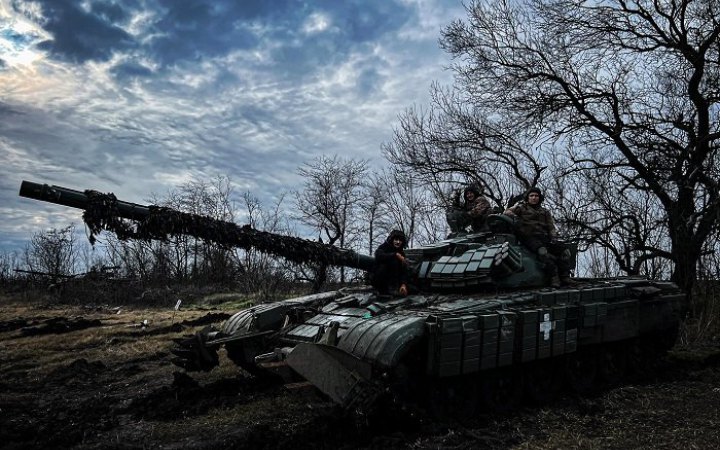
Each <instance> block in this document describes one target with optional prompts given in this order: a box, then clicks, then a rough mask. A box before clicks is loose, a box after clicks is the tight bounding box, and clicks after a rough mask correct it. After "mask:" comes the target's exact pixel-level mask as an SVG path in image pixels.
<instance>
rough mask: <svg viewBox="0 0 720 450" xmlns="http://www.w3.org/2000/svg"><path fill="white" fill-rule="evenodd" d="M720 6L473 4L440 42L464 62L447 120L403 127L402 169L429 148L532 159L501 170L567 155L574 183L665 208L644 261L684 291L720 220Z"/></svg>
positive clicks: (446, 102) (534, 168)
mask: <svg viewBox="0 0 720 450" xmlns="http://www.w3.org/2000/svg"><path fill="white" fill-rule="evenodd" d="M718 7H720V2H718V1H717V0H704V1H690V0H679V1H673V2H656V1H649V0H634V1H621V0H610V1H605V2H589V1H575V0H524V1H523V0H520V1H513V2H510V1H503V0H501V1H495V0H492V1H491V0H478V1H472V2H470V4H469V5H468V6H467V12H468V19H467V21H460V20H458V21H456V22H454V23H452V24H451V25H450V26H448V27H447V28H445V29H444V31H443V35H442V38H441V45H442V46H443V48H445V49H446V50H447V51H448V52H449V53H451V54H452V55H453V56H454V57H455V58H456V60H457V63H456V64H455V65H454V66H453V70H454V71H455V73H456V88H457V89H456V91H455V92H454V93H452V95H450V94H449V93H443V92H441V91H439V90H436V91H435V93H436V96H437V97H438V98H437V99H436V101H435V104H436V105H437V106H436V107H437V108H439V111H440V114H438V115H437V117H435V116H429V117H427V118H425V119H424V120H415V121H414V122H410V126H405V128H407V130H408V131H406V132H403V133H402V136H403V137H407V136H410V137H411V138H412V139H410V138H408V139H407V140H409V141H410V142H411V144H412V145H409V147H410V148H412V149H414V150H413V151H414V153H412V152H405V154H406V155H407V156H406V157H405V162H406V163H407V164H409V163H412V162H413V161H414V160H413V158H412V157H413V156H416V155H417V158H416V159H419V160H426V159H429V158H425V157H424V153H423V152H426V151H429V149H432V150H438V151H440V150H442V151H443V152H445V153H446V152H450V151H453V150H452V148H453V147H454V148H456V150H454V151H455V152H462V151H464V150H466V149H468V148H470V149H477V150H483V149H487V151H488V152H487V153H488V154H499V155H505V154H506V153H505V151H506V150H508V149H514V153H513V154H520V155H523V157H524V158H526V159H525V160H524V161H523V160H520V159H518V160H517V161H515V162H513V161H512V160H510V159H506V160H503V161H499V163H500V164H502V165H504V166H508V167H507V170H509V171H510V172H512V171H513V170H514V169H518V168H526V169H528V171H529V172H528V173H529V174H531V175H532V174H538V173H539V172H538V169H539V168H540V167H542V164H540V163H538V164H534V163H533V162H532V161H535V156H534V155H542V154H543V153H542V152H541V151H539V150H542V149H554V150H555V151H558V149H567V152H568V161H569V163H570V166H569V167H567V170H566V173H567V174H568V176H572V175H573V174H574V173H575V172H574V171H577V170H581V171H582V170H609V171H612V173H613V178H612V180H613V183H617V184H616V186H617V188H618V190H617V191H616V192H627V193H630V192H635V193H637V194H628V195H627V197H626V198H627V199H628V201H635V200H638V201H641V202H642V201H646V199H647V197H646V196H647V195H649V196H651V197H652V198H653V199H654V200H656V203H657V205H659V207H660V208H661V209H662V211H663V215H664V224H663V226H664V230H665V232H666V233H667V235H668V236H669V237H670V246H669V248H666V247H663V243H662V242H658V243H657V244H658V248H656V249H654V250H652V251H651V250H649V249H648V250H647V251H644V252H641V253H640V254H643V255H649V254H651V253H652V252H653V251H654V252H655V255H656V256H657V257H660V258H663V257H665V258H668V259H669V260H670V261H672V262H674V270H673V274H672V278H673V279H674V280H675V281H677V282H678V284H679V285H680V286H681V287H683V288H684V289H686V290H687V291H688V292H689V291H690V289H691V287H692V285H693V281H694V279H695V276H696V270H697V264H698V261H699V258H700V256H701V254H702V249H703V246H704V245H705V242H706V241H707V239H708V238H709V237H711V236H712V233H713V232H714V230H715V229H716V228H717V219H718V214H720V189H719V188H720V185H719V183H720V172H719V171H718V140H719V138H720V130H719V127H720V118H719V117H718V114H720V108H718V100H719V99H720V57H718V55H720V41H719V39H718V37H719V36H720V20H719V19H718V15H717V10H718ZM409 120H414V116H413V115H408V116H407V118H406V122H405V123H408V121H409ZM438 120H445V121H448V124H444V123H440V124H439V125H442V126H438V127H436V128H439V129H450V130H455V129H458V130H469V131H468V133H467V135H468V136H469V137H470V138H471V142H472V145H471V146H468V145H467V144H466V140H464V139H458V140H457V142H455V143H453V142H452V140H451V139H447V140H442V141H441V142H440V144H443V145H440V144H435V143H434V142H433V141H432V140H431V139H429V137H433V136H434V135H435V134H434V133H430V131H432V130H434V129H435V128H433V127H435V126H436V124H437V123H438V122H437V121H438ZM410 132H412V133H414V134H411V133H410ZM458 133H459V131H458ZM471 133H472V134H471ZM452 136H454V134H453V135H451V136H450V137H452ZM460 136H463V135H462V134H460ZM516 141H517V143H518V144H519V145H515V142H516ZM416 142H417V145H415V144H416ZM530 143H536V145H535V146H529V145H528V144H530ZM499 144H502V145H499ZM403 147H405V146H403ZM523 149H526V150H528V149H532V150H535V151H534V152H533V153H529V152H528V153H522V151H521V150H523ZM443 152H440V154H439V158H441V160H444V159H445V158H444V157H443V156H442V155H443ZM390 155H391V156H392V153H391V154H390ZM474 155H475V157H473V158H472V159H473V160H477V159H478V158H479V156H478V155H479V153H478V152H477V151H476V152H475V153H474ZM400 156H402V155H400ZM398 159H399V158H398ZM461 161H462V160H461ZM466 162H467V163H469V161H466ZM536 162H537V161H536ZM499 173H502V172H499ZM515 175H517V173H516V174H515ZM521 175H522V174H521ZM524 178H525V179H526V180H528V181H533V178H534V176H530V177H529V178H528V177H527V176H524ZM591 207H595V206H594V205H592V206H591ZM639 207H640V205H638V209H639ZM612 220H613V219H611V221H612ZM615 222H616V223H614V224H612V226H613V227H620V226H624V225H626V224H627V222H617V220H615ZM631 265H634V263H633V264H631Z"/></svg>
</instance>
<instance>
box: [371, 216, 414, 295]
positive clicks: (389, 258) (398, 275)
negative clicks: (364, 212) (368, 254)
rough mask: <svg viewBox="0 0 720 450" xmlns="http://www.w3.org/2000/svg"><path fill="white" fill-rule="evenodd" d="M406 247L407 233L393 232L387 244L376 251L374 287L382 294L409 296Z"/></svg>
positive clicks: (384, 243) (373, 276)
mask: <svg viewBox="0 0 720 450" xmlns="http://www.w3.org/2000/svg"><path fill="white" fill-rule="evenodd" d="M406 245H407V238H406V237H405V233H403V232H402V231H400V230H393V231H391V232H390V235H389V236H388V237H387V239H386V240H385V242H383V243H382V244H380V246H379V247H378V248H377V250H375V270H373V275H372V285H373V287H374V288H375V289H377V290H378V291H379V292H380V294H382V295H387V294H390V295H402V296H405V295H407V293H408V290H407V280H408V274H407V266H408V264H407V261H406V260H405V250H404V248H405V246H406Z"/></svg>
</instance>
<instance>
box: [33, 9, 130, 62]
mask: <svg viewBox="0 0 720 450" xmlns="http://www.w3.org/2000/svg"><path fill="white" fill-rule="evenodd" d="M34 3H35V4H37V5H39V6H40V10H41V14H42V17H43V21H42V25H43V28H44V29H45V30H46V31H47V32H48V33H50V34H51V35H52V39H49V40H46V41H43V42H41V43H39V44H38V48H39V49H41V50H47V51H49V52H50V54H51V55H52V56H53V57H55V58H58V59H61V60H66V61H72V62H79V63H82V62H85V61H89V60H93V61H107V60H108V59H110V58H111V56H112V55H113V53H114V52H116V51H127V50H129V49H131V48H134V47H135V46H136V45H137V43H136V42H135V40H134V38H133V37H132V36H131V35H129V34H128V33H127V32H126V31H125V30H123V29H122V28H121V27H120V26H118V25H116V24H115V23H116V22H124V21H125V20H126V19H127V17H128V14H126V13H124V12H123V10H122V9H121V8H120V7H119V6H117V5H114V6H115V7H113V5H107V6H104V7H103V6H99V5H97V4H95V7H94V8H91V9H90V10H85V9H84V8H83V7H82V6H81V5H82V4H81V3H80V2H77V1H74V0H35V1H34Z"/></svg>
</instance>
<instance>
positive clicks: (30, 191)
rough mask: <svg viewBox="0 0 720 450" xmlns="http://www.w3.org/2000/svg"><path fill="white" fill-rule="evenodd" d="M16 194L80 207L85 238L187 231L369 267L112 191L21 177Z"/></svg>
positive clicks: (348, 254) (347, 253)
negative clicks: (105, 232) (124, 198)
mask: <svg viewBox="0 0 720 450" xmlns="http://www.w3.org/2000/svg"><path fill="white" fill-rule="evenodd" d="M20 196H21V197H26V198H31V199H35V200H41V201H46V202H50V203H55V204H59V205H64V206H68V207H71V208H78V209H82V210H84V211H85V212H84V213H83V220H84V221H85V223H86V224H87V225H88V227H89V228H90V231H91V241H93V240H94V238H93V236H94V235H95V234H98V233H99V232H100V231H102V230H108V231H112V232H114V233H115V234H117V235H118V237H119V238H120V239H131V238H132V239H146V240H149V239H161V240H162V239H167V237H168V236H173V235H190V236H193V237H196V238H199V239H204V240H207V241H212V242H215V243H217V244H219V245H222V246H227V247H240V248H244V249H246V250H249V249H251V248H254V249H257V250H258V251H261V252H264V253H269V254H273V255H277V256H281V257H283V258H285V259H287V260H290V261H293V262H297V263H302V262H315V263H324V264H329V265H335V266H345V267H352V268H355V269H361V270H366V271H369V270H372V268H373V266H374V264H375V259H374V258H373V257H371V256H367V255H362V254H359V253H356V252H354V251H352V250H348V249H342V248H338V247H335V246H333V245H328V244H322V243H320V242H314V241H310V240H307V239H301V238H296V237H293V236H285V235H281V234H276V233H269V232H265V231H259V230H256V229H254V228H252V227H251V226H250V225H244V226H240V225H237V224H235V223H233V222H227V221H222V220H217V219H213V218H210V217H207V216H201V215H195V214H189V213H184V212H181V211H177V210H175V209H172V208H166V207H159V206H155V205H150V206H146V205H140V204H137V203H131V202H125V201H122V200H117V198H116V197H115V196H114V195H113V194H102V193H100V192H98V191H93V190H86V191H77V190H74V189H69V188H65V187H62V186H55V185H53V186H50V185H47V184H40V183H34V182H31V181H23V182H22V184H21V186H20ZM122 219H125V220H122ZM128 221H130V222H128Z"/></svg>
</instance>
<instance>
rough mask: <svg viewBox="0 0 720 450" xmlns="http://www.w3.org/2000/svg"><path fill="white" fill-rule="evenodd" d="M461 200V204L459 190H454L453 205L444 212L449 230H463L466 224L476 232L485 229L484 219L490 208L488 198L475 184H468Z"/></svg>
mask: <svg viewBox="0 0 720 450" xmlns="http://www.w3.org/2000/svg"><path fill="white" fill-rule="evenodd" d="M463 200H464V203H463V204H462V205H461V204H460V191H456V192H455V197H454V199H453V205H452V207H451V208H450V210H448V212H447V214H446V217H447V221H448V225H450V231H452V232H453V233H457V232H465V231H467V227H468V226H470V227H471V228H472V231H474V232H476V233H477V232H480V231H484V230H486V229H487V226H486V224H485V221H486V219H487V216H488V214H490V210H491V208H490V202H489V201H488V199H487V198H485V196H483V195H482V194H481V193H480V189H478V188H477V186H475V185H470V186H467V187H466V188H465V189H464V191H463Z"/></svg>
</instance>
